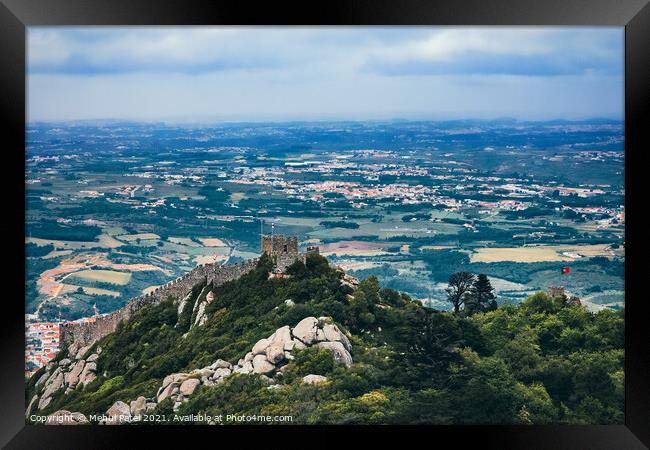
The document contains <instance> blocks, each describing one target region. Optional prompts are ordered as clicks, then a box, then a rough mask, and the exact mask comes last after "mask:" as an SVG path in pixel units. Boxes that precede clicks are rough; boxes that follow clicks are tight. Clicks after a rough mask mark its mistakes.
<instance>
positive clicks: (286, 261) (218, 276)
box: [60, 235, 318, 347]
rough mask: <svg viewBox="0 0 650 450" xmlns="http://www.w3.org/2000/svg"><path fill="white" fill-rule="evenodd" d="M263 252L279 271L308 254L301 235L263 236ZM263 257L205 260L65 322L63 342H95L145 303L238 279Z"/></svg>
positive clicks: (65, 344)
mask: <svg viewBox="0 0 650 450" xmlns="http://www.w3.org/2000/svg"><path fill="white" fill-rule="evenodd" d="M262 253H266V254H268V255H269V256H270V257H271V258H272V259H273V262H274V264H275V272H276V273H282V272H284V271H285V270H286V268H287V267H289V266H290V265H291V264H293V263H294V262H295V261H296V260H299V259H300V260H304V258H305V257H306V255H301V254H300V252H299V251H298V238H296V237H295V236H283V235H270V236H262ZM310 253H318V247H309V248H308V249H307V254H310ZM258 261H259V258H255V259H250V260H248V261H244V262H242V263H238V264H232V265H225V266H221V265H219V264H217V263H212V264H201V265H198V266H196V267H195V268H194V269H192V270H191V271H189V272H188V273H186V274H185V275H183V276H181V277H179V278H176V279H175V280H172V281H170V282H168V283H166V284H164V285H162V286H158V287H157V288H156V289H154V290H153V291H151V292H149V293H147V294H144V295H141V296H139V297H135V298H133V299H131V300H129V302H128V303H127V304H126V305H125V306H124V307H123V308H121V309H118V310H116V311H113V312H112V313H109V314H105V315H102V316H98V317H93V318H90V319H88V320H86V321H84V322H69V323H64V324H61V327H60V330H61V335H60V339H61V343H62V344H63V346H69V345H71V344H72V343H73V342H75V343H76V345H78V346H79V347H85V346H88V345H92V344H94V343H95V342H97V341H98V340H99V339H101V338H103V337H104V336H107V335H109V334H111V333H112V332H114V331H115V330H116V329H117V325H118V324H119V323H120V322H122V321H125V320H129V319H130V318H131V316H133V314H134V313H136V312H137V311H139V310H140V309H142V308H143V307H145V306H149V305H155V304H158V303H160V302H162V301H164V300H166V299H168V298H169V297H172V298H175V299H178V300H180V299H182V298H183V297H185V296H186V295H187V294H188V293H189V292H190V291H191V290H192V289H193V288H194V287H195V286H197V285H199V284H203V283H207V284H212V285H213V286H220V285H222V284H224V283H226V282H228V281H232V280H236V279H238V278H239V277H241V276H242V275H245V274H247V273H249V272H251V271H253V269H255V267H256V266H257V263H258Z"/></svg>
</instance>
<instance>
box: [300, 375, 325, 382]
mask: <svg viewBox="0 0 650 450" xmlns="http://www.w3.org/2000/svg"><path fill="white" fill-rule="evenodd" d="M302 381H303V383H307V384H318V383H324V382H326V381H327V377H324V376H322V375H313V374H309V375H305V376H304V377H302Z"/></svg>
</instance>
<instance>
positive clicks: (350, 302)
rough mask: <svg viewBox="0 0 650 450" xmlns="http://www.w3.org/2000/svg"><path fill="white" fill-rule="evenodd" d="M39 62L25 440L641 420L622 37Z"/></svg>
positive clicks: (160, 53) (379, 41) (99, 47)
mask: <svg viewBox="0 0 650 450" xmlns="http://www.w3.org/2000/svg"><path fill="white" fill-rule="evenodd" d="M26 48H27V56H28V58H27V78H26V83H27V90H28V96H27V111H28V114H27V130H26V154H25V185H26V189H25V192H26V198H25V208H26V216H25V274H26V277H25V421H26V423H28V424H33V425H57V424H66V425H68V424H71V425H112V424H119V425H179V424H191V425H236V424H246V425H317V424H329V425H344V424H345V425H369V424H427V425H447V424H523V425H525V424H531V425H532V424H573V425H591V424H623V423H624V381H625V373H624V363H625V359H624V358H625V354H624V314H625V152H624V147H625V134H624V91H623V78H624V77H623V72H624V71H623V62H624V30H623V28H612V27H594V28H588V27H576V28H571V27H431V26H426V27H424V26H418V27H377V26H373V27H216V26H215V27H114V26H110V27H30V28H29V29H28V32H27V47H26Z"/></svg>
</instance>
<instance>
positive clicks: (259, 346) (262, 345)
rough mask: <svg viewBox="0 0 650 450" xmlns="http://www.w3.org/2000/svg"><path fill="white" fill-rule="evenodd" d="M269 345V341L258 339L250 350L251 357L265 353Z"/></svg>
mask: <svg viewBox="0 0 650 450" xmlns="http://www.w3.org/2000/svg"><path fill="white" fill-rule="evenodd" d="M270 344H271V341H270V340H269V339H260V340H259V341H257V343H256V344H255V345H253V348H252V349H251V353H252V354H253V356H255V355H259V354H262V353H264V352H266V348H267V347H268V346H269V345H270Z"/></svg>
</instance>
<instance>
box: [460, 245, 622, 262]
mask: <svg viewBox="0 0 650 450" xmlns="http://www.w3.org/2000/svg"><path fill="white" fill-rule="evenodd" d="M595 256H605V257H611V256H613V253H612V251H611V250H610V246H609V245H605V244H596V245H577V246H571V245H544V246H542V245H540V246H535V247H509V248H500V247H493V248H479V249H477V250H475V251H474V253H472V256H471V261H472V262H487V263H491V262H501V261H511V262H524V263H530V262H549V261H575V260H576V259H579V258H585V257H586V258H593V257H595Z"/></svg>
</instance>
